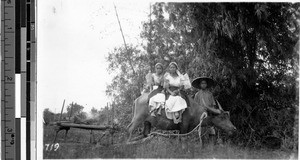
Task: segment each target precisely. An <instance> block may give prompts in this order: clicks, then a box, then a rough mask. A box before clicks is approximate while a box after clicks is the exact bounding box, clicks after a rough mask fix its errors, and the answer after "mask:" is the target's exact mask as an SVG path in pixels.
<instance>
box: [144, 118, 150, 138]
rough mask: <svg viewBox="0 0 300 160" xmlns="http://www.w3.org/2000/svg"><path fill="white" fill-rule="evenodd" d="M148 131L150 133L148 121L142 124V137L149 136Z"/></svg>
mask: <svg viewBox="0 0 300 160" xmlns="http://www.w3.org/2000/svg"><path fill="white" fill-rule="evenodd" d="M150 131H151V123H150V122H148V121H145V122H144V132H143V133H144V137H147V136H148V134H150Z"/></svg>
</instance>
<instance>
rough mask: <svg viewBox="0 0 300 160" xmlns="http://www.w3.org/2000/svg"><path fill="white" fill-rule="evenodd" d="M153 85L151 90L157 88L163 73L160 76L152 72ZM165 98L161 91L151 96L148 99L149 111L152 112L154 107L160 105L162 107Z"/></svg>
mask: <svg viewBox="0 0 300 160" xmlns="http://www.w3.org/2000/svg"><path fill="white" fill-rule="evenodd" d="M152 77H153V81H154V85H153V90H154V89H157V87H158V85H161V84H162V80H163V75H162V76H157V75H156V74H155V73H153V74H152ZM165 100H166V96H165V94H163V93H157V94H156V95H154V96H153V97H151V98H150V99H149V106H150V107H151V108H150V112H152V111H153V110H154V109H157V108H159V107H160V106H162V107H164V103H165Z"/></svg>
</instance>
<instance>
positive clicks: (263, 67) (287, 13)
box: [107, 3, 300, 145]
mask: <svg viewBox="0 0 300 160" xmlns="http://www.w3.org/2000/svg"><path fill="white" fill-rule="evenodd" d="M299 11H300V9H299V3H295V4H292V3H155V4H154V5H153V7H152V12H151V15H152V16H151V17H152V18H151V21H148V22H145V23H144V25H143V27H144V28H143V31H142V33H141V37H142V38H143V39H144V40H146V41H147V42H148V43H147V45H146V46H141V47H138V46H136V47H131V50H130V52H127V51H125V50H124V49H122V47H121V48H119V49H115V51H114V52H112V53H111V54H110V56H109V58H108V59H107V60H108V61H109V62H110V66H109V69H110V70H111V71H112V70H117V71H118V72H116V76H115V78H114V80H113V82H112V84H111V85H110V86H108V90H107V94H108V95H110V96H112V97H114V100H115V101H114V103H113V105H115V107H116V110H117V112H119V113H118V115H119V116H120V118H123V119H124V121H121V122H126V120H125V119H128V114H130V113H131V106H132V105H133V100H134V99H135V98H136V97H137V96H138V95H139V90H138V89H141V88H142V84H143V81H145V80H144V75H145V74H146V73H147V72H148V71H149V70H151V69H152V70H153V68H154V64H155V63H156V62H157V61H159V60H163V61H164V62H165V64H168V63H169V62H171V61H176V62H178V64H179V68H180V70H181V72H186V73H188V74H189V76H190V77H191V79H193V78H196V77H198V76H209V77H212V78H214V79H215V80H216V81H217V83H218V86H217V87H215V89H214V94H215V96H216V97H217V99H219V101H220V103H221V104H222V106H223V108H224V109H226V110H229V111H230V112H231V115H232V120H233V123H234V124H235V125H236V126H237V128H239V133H238V134H237V138H235V140H236V142H242V143H243V144H244V145H257V144H260V143H261V142H262V140H263V139H262V137H264V136H267V135H273V136H277V137H280V138H286V137H290V142H294V141H293V140H292V139H293V135H292V133H293V124H294V122H295V119H294V116H295V115H296V111H295V108H296V106H297V93H296V91H295V88H296V86H297V85H296V84H297V83H296V79H295V78H296V77H297V76H298V64H299V62H298V59H299V56H298V51H297V50H295V49H294V48H295V45H296V44H297V42H298V45H299V18H300V13H299ZM137 48H142V50H138V51H137ZM125 56H130V57H132V59H131V61H130V60H128V59H127V58H124V57H125ZM139 62H140V64H141V67H139V66H138V65H137V64H138V63H139ZM129 64H133V66H134V67H133V68H134V69H137V71H136V72H135V73H137V74H136V75H135V74H133V73H134V72H133V71H131V70H130V67H129ZM136 86H138V87H136ZM130 118H131V117H129V119H130ZM127 124H128V123H127ZM270 128H272V129H270Z"/></svg>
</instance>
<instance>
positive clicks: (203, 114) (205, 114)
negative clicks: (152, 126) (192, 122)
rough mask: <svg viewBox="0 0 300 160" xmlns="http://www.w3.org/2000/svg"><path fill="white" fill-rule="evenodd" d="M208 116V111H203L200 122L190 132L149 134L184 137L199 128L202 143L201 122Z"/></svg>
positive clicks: (153, 133)
mask: <svg viewBox="0 0 300 160" xmlns="http://www.w3.org/2000/svg"><path fill="white" fill-rule="evenodd" d="M206 117H207V112H203V113H202V115H201V116H200V122H199V124H198V125H197V126H196V127H195V128H194V129H193V130H192V131H190V132H188V133H184V134H180V133H169V134H165V133H160V132H151V133H150V134H149V136H152V135H159V136H165V137H171V136H177V137H182V136H188V135H190V134H191V133H193V132H194V131H196V130H197V128H198V135H199V138H200V143H202V139H201V124H202V121H203V120H204V119H205V118H206ZM205 134H206V133H204V134H203V135H205Z"/></svg>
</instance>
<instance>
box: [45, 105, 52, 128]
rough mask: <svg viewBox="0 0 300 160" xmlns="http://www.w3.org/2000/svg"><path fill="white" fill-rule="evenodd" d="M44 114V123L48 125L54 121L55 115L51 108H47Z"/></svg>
mask: <svg viewBox="0 0 300 160" xmlns="http://www.w3.org/2000/svg"><path fill="white" fill-rule="evenodd" d="M43 114H44V121H45V124H46V125H47V124H49V123H50V122H52V121H54V113H53V112H51V111H50V110H49V108H45V109H44V112H43Z"/></svg>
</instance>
